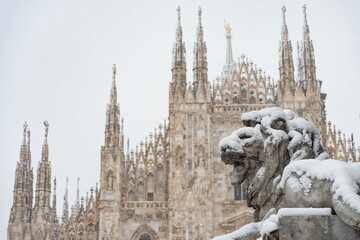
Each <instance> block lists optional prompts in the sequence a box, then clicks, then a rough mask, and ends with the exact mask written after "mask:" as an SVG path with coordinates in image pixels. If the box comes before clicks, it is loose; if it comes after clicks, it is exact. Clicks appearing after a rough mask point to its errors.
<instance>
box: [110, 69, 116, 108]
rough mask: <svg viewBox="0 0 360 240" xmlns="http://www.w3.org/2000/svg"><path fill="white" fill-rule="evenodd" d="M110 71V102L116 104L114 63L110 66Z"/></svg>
mask: <svg viewBox="0 0 360 240" xmlns="http://www.w3.org/2000/svg"><path fill="white" fill-rule="evenodd" d="M112 71H113V82H112V87H111V94H110V98H111V100H110V103H111V104H117V89H116V81H115V78H116V65H115V64H114V65H113V67H112Z"/></svg>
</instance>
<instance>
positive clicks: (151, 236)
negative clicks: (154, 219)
mask: <svg viewBox="0 0 360 240" xmlns="http://www.w3.org/2000/svg"><path fill="white" fill-rule="evenodd" d="M131 240H159V236H158V235H157V233H156V232H155V230H154V229H153V228H152V227H150V226H149V225H147V224H143V225H141V226H139V227H138V228H137V229H136V230H135V232H134V234H133V235H132V237H131Z"/></svg>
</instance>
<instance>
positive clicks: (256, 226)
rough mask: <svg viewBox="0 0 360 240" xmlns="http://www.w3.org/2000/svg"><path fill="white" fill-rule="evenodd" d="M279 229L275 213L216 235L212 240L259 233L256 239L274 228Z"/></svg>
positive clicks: (229, 239)
mask: <svg viewBox="0 0 360 240" xmlns="http://www.w3.org/2000/svg"><path fill="white" fill-rule="evenodd" d="M277 229H279V218H278V216H277V215H275V214H273V215H271V216H270V217H269V218H268V219H266V220H264V221H261V222H257V223H249V224H247V225H245V226H243V227H241V228H240V229H239V230H237V231H234V232H232V233H229V234H226V235H222V236H218V237H215V238H213V240H234V239H238V238H242V237H246V236H249V235H258V234H259V233H260V235H261V237H260V238H258V240H261V239H263V236H265V235H266V234H269V233H271V232H273V231H275V230H277Z"/></svg>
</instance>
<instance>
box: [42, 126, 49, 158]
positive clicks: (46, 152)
mask: <svg viewBox="0 0 360 240" xmlns="http://www.w3.org/2000/svg"><path fill="white" fill-rule="evenodd" d="M44 126H45V138H44V144H43V147H42V154H41V156H42V157H41V160H42V161H45V162H47V161H48V159H49V147H48V141H47V137H48V133H49V123H48V121H46V120H45V121H44Z"/></svg>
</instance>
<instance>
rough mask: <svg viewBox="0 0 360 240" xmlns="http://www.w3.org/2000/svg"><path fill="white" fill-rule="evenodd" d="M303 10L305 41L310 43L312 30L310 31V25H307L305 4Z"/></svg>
mask: <svg viewBox="0 0 360 240" xmlns="http://www.w3.org/2000/svg"><path fill="white" fill-rule="evenodd" d="M302 9H303V13H304V27H303V40H308V41H310V29H309V25H308V23H307V16H306V5H305V4H304V5H303V7H302Z"/></svg>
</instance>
